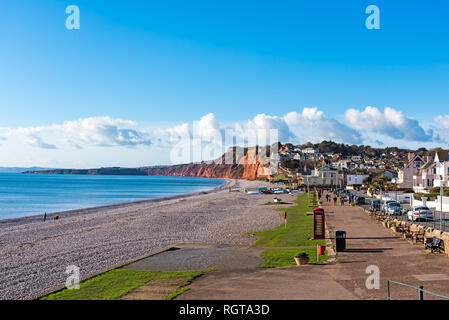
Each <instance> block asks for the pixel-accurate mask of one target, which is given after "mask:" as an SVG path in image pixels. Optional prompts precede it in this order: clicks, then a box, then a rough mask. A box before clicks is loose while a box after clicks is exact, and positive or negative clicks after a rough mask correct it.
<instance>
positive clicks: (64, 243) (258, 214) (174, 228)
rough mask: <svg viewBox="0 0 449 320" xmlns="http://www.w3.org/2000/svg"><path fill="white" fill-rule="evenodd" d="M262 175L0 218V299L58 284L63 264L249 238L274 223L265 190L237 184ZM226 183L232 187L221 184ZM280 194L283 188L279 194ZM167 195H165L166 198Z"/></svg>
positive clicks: (89, 266) (118, 260)
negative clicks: (46, 214) (45, 215)
mask: <svg viewBox="0 0 449 320" xmlns="http://www.w3.org/2000/svg"><path fill="white" fill-rule="evenodd" d="M270 185H271V184H270V183H268V182H264V181H248V180H227V181H226V182H225V183H224V184H222V185H221V186H219V187H217V188H215V189H212V190H209V191H203V192H196V193H193V194H182V195H176V196H171V197H166V198H158V199H150V200H143V201H138V202H132V203H125V204H118V205H112V206H103V207H96V208H90V209H82V210H74V211H68V212H65V213H64V214H62V215H61V214H60V213H58V215H60V218H59V219H58V220H53V219H47V221H46V222H43V221H42V219H41V217H40V216H37V218H36V217H34V218H33V217H31V218H15V219H8V220H3V221H2V223H0V243H1V244H2V246H0V256H1V257H2V259H0V269H2V270H3V271H2V274H1V276H0V299H30V298H36V297H38V296H40V295H42V294H44V293H46V292H49V291H52V290H54V289H56V288H59V287H61V286H63V285H64V283H65V281H66V277H67V275H66V274H65V270H66V268H67V266H69V265H76V266H78V267H79V268H80V275H81V280H84V279H86V278H89V277H92V276H94V275H96V274H99V273H101V272H104V271H106V270H109V269H112V268H114V267H116V266H119V265H123V264H125V263H128V262H130V261H133V260H136V259H139V258H142V257H144V256H148V255H151V254H154V253H157V252H158V251H160V250H163V249H166V248H167V247H170V246H174V245H177V244H180V243H214V244H230V245H235V246H244V247H247V246H250V245H251V244H252V243H253V241H254V237H253V236H250V235H248V234H247V232H252V231H262V230H265V229H268V228H273V227H275V226H278V225H280V224H281V223H282V221H283V220H282V217H281V216H280V215H279V213H278V212H277V211H275V210H274V207H272V206H264V205H263V204H264V203H266V202H268V201H270V200H272V198H273V195H265V194H259V195H251V194H246V193H245V192H243V190H244V189H246V188H250V187H256V186H270ZM230 186H232V187H233V188H234V190H235V191H233V192H229V191H228V190H227V189H228V188H229V187H230ZM284 197H285V198H286V200H287V201H288V199H290V198H291V197H292V196H291V195H284ZM167 198H168V199H167Z"/></svg>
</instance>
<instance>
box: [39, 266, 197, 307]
mask: <svg viewBox="0 0 449 320" xmlns="http://www.w3.org/2000/svg"><path fill="white" fill-rule="evenodd" d="M202 274H203V272H202V271H174V272H165V271H164V272H162V271H138V270H124V269H115V270H111V271H108V272H105V273H103V274H101V275H98V276H96V277H94V278H91V279H88V280H86V281H83V282H82V283H81V284H80V289H79V290H76V289H63V290H61V291H58V292H55V293H52V294H50V295H48V296H45V297H43V298H41V299H42V300H114V299H119V298H120V297H121V296H123V295H124V294H126V293H128V292H130V291H131V290H133V289H135V288H137V287H139V286H141V285H144V284H146V283H147V282H149V281H150V280H153V279H173V278H185V277H188V278H189V281H191V280H193V279H194V278H196V277H198V276H200V275H202ZM189 281H187V282H186V283H185V284H184V285H188V284H189ZM180 290H182V289H180ZM178 291H179V290H178ZM178 294H179V293H178V292H174V293H172V294H171V295H169V296H168V297H167V298H174V297H176V296H177V295H178Z"/></svg>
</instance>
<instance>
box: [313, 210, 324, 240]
mask: <svg viewBox="0 0 449 320" xmlns="http://www.w3.org/2000/svg"><path fill="white" fill-rule="evenodd" d="M324 238H325V224H324V209H323V208H315V209H313V239H314V240H315V239H324Z"/></svg>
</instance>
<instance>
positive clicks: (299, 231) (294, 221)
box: [253, 193, 327, 268]
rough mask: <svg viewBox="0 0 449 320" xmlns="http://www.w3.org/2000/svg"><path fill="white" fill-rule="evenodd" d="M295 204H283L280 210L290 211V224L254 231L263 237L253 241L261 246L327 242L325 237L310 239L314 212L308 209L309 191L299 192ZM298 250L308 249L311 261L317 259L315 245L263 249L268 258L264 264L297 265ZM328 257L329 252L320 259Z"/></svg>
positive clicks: (264, 265)
mask: <svg viewBox="0 0 449 320" xmlns="http://www.w3.org/2000/svg"><path fill="white" fill-rule="evenodd" d="M294 202H295V203H296V205H295V206H292V207H290V208H281V209H278V210H279V211H282V212H284V211H287V227H285V226H284V225H281V226H279V227H276V228H273V229H269V230H265V231H262V232H254V233H253V234H255V235H259V236H260V238H259V239H258V240H257V241H256V242H255V243H254V246H259V247H299V246H314V245H318V244H320V245H325V244H326V241H325V240H310V239H311V238H312V236H313V216H308V215H307V214H306V213H307V212H309V211H311V210H312V208H311V207H309V206H308V205H309V197H308V195H307V194H306V193H304V194H300V195H299V196H298V198H297V199H296V200H295V201H294ZM299 252H306V253H307V254H308V255H309V259H310V260H309V263H310V264H313V263H316V262H317V261H316V248H304V249H269V250H265V251H263V252H262V257H263V258H264V260H265V262H264V263H263V264H262V267H266V268H274V267H284V266H290V265H294V264H295V261H294V259H293V257H294V256H295V255H296V254H297V253H299ZM326 260H327V252H326V254H325V255H324V256H321V257H320V262H323V261H326Z"/></svg>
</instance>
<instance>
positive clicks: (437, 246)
mask: <svg viewBox="0 0 449 320" xmlns="http://www.w3.org/2000/svg"><path fill="white" fill-rule="evenodd" d="M442 242H443V241H442V240H441V239H440V238H437V237H433V238H432V241H431V242H426V243H425V246H426V249H430V252H431V253H433V251H434V250H438V252H439V251H440V250H441V243H442Z"/></svg>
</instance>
